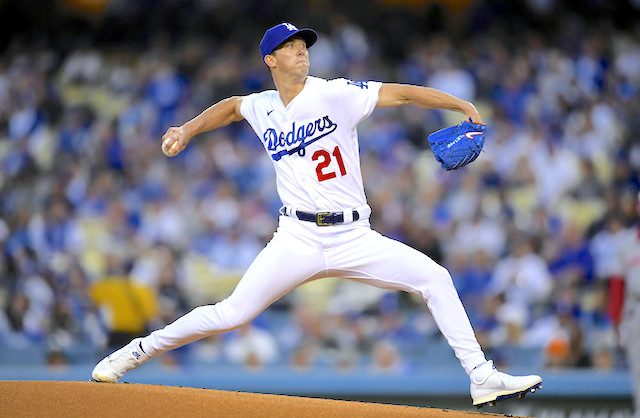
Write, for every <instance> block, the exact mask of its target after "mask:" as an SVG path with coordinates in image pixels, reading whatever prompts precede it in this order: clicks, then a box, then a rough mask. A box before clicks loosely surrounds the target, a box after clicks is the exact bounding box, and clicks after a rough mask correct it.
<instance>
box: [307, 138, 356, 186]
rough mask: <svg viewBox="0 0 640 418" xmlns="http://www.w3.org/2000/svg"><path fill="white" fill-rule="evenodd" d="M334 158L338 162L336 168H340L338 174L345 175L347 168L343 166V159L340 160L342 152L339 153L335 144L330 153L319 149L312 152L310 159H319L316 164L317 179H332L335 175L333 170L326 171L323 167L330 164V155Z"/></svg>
mask: <svg viewBox="0 0 640 418" xmlns="http://www.w3.org/2000/svg"><path fill="white" fill-rule="evenodd" d="M332 156H333V158H335V159H336V161H337V163H338V168H339V169H340V175H341V176H345V175H346V174H347V169H346V168H345V166H344V161H342V154H340V148H338V146H337V145H336V147H335V148H334V149H333V151H332V152H331V154H329V151H327V150H323V149H319V150H317V151H316V152H314V153H313V155H312V156H311V159H312V160H313V161H319V163H318V165H317V166H316V175H317V176H318V181H325V180H330V179H333V178H335V177H336V176H337V174H336V172H335V171H326V170H325V169H326V168H327V167H329V164H331V160H332V158H331V157H332Z"/></svg>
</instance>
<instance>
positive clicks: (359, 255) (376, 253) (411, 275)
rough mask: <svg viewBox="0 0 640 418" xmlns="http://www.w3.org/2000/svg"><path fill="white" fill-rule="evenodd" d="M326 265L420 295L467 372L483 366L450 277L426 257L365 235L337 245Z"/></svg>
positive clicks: (366, 279)
mask: <svg viewBox="0 0 640 418" xmlns="http://www.w3.org/2000/svg"><path fill="white" fill-rule="evenodd" d="M360 240H361V241H360ZM358 242H359V244H358ZM363 243H364V244H363ZM330 260H331V266H330V267H332V268H338V269H346V270H347V271H345V274H348V275H349V277H351V278H354V279H357V280H359V281H362V282H365V283H368V284H372V285H374V286H378V287H382V288H386V289H395V290H404V291H408V292H411V293H415V294H418V295H420V296H421V297H422V298H423V299H424V300H425V301H426V303H427V306H428V307H429V310H430V311H431V313H432V315H433V318H434V319H435V321H436V324H437V325H438V327H439V328H440V332H442V334H443V335H444V337H445V338H446V339H447V342H448V343H449V345H450V346H451V347H452V348H453V350H454V352H455V354H456V357H458V359H459V360H460V362H461V364H462V367H463V368H464V369H465V370H466V372H467V373H470V372H471V370H473V369H474V368H475V367H476V366H478V365H480V364H483V363H486V361H487V360H486V358H485V356H484V353H483V352H482V349H481V348H480V345H479V344H478V341H477V339H476V336H475V334H474V332H473V329H472V327H471V323H470V322H469V318H468V317H467V313H466V312H465V309H464V307H463V306H462V302H460V297H459V296H458V292H457V291H456V289H455V287H454V286H453V282H452V280H451V275H450V274H449V272H448V271H447V269H445V268H444V267H442V266H440V265H439V264H437V263H436V262H435V261H433V260H432V259H430V258H429V257H427V256H426V255H424V254H422V253H421V252H419V251H417V250H415V249H413V248H411V247H409V246H407V245H405V244H403V243H401V242H398V241H394V240H392V239H390V238H387V237H384V236H382V235H380V234H379V233H377V232H375V231H370V232H368V233H367V234H365V235H364V236H363V237H361V238H359V241H355V242H354V245H347V246H341V247H340V248H339V250H337V251H336V252H335V254H333V253H332V257H331V258H330Z"/></svg>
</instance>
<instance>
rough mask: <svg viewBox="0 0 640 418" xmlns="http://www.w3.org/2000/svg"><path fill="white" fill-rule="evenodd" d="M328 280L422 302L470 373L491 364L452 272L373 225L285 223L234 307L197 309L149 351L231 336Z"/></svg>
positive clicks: (149, 342)
mask: <svg viewBox="0 0 640 418" xmlns="http://www.w3.org/2000/svg"><path fill="white" fill-rule="evenodd" d="M324 277H343V278H347V279H352V280H358V281H360V282H363V283H366V284H370V285H373V286H377V287H380V288H384V289H394V290H404V291H407V292H411V293H414V294H418V295H420V296H421V297H422V298H423V299H424V300H425V302H426V304H427V306H428V307H429V309H430V310H431V313H432V315H433V318H434V319H435V321H436V324H437V325H438V327H439V328H440V331H441V332H442V334H443V335H444V336H445V338H446V339H447V341H448V343H449V345H450V346H451V347H452V348H453V350H454V352H455V354H456V356H457V357H458V359H459V360H460V362H461V364H462V367H464V369H465V370H466V372H467V373H470V372H471V370H473V368H474V367H476V366H478V365H480V364H483V363H485V362H486V359H485V356H484V354H483V352H482V350H481V348H480V345H479V344H478V342H477V340H476V337H475V334H474V332H473V329H472V328H471V324H470V322H469V319H468V318H467V314H466V312H465V310H464V307H463V306H462V303H461V302H460V298H459V297H458V293H457V292H456V289H455V288H454V286H453V282H452V280H451V275H450V274H449V272H448V271H447V270H446V269H445V268H444V267H442V266H440V265H438V264H437V263H436V262H434V261H433V260H432V259H430V258H429V257H427V256H426V255H424V254H422V253H421V252H419V251H417V250H415V249H413V248H411V247H409V246H407V245H405V244H402V243H400V242H398V241H395V240H392V239H390V238H387V237H384V236H382V235H381V234H379V233H377V232H375V231H373V230H372V229H371V228H370V227H369V221H368V220H367V219H364V220H360V221H357V222H354V223H351V224H341V225H332V226H323V227H320V226H317V225H316V224H314V223H312V222H304V221H299V220H297V219H294V218H290V217H286V216H281V217H280V225H279V227H278V230H277V232H276V233H275V234H274V236H273V238H272V239H271V241H270V242H269V243H268V244H267V246H266V247H265V248H264V249H263V250H262V251H261V252H260V254H258V256H257V257H256V259H255V260H254V262H253V263H252V264H251V266H250V267H249V269H248V270H247V271H246V273H245V274H244V276H243V277H242V279H241V280H240V282H239V283H238V286H237V287H236V288H235V290H234V291H233V293H232V294H231V295H230V296H229V297H228V298H227V299H225V300H223V301H221V302H219V303H216V304H215V305H207V306H200V307H198V308H195V309H194V310H193V311H191V312H189V313H187V314H186V315H184V316H182V317H181V318H178V319H177V320H176V321H175V322H173V323H171V324H169V325H167V326H166V327H165V328H163V329H160V330H157V331H154V332H152V333H151V334H150V335H149V336H147V337H146V338H144V340H143V342H142V347H143V349H144V351H145V352H146V353H147V354H149V355H150V356H152V357H153V356H157V355H159V354H162V353H164V352H166V351H168V350H172V349H175V348H178V347H180V346H182V345H185V344H188V343H190V342H193V341H196V340H199V339H202V338H205V337H208V336H211V335H214V334H219V333H223V332H227V331H231V330H233V329H235V328H238V327H240V326H242V325H244V324H246V323H247V322H249V321H251V320H252V319H253V318H255V317H256V316H257V315H258V314H260V313H261V312H262V311H263V310H265V309H266V308H267V307H268V306H269V305H271V304H272V303H273V302H275V301H276V300H278V299H279V298H281V297H282V296H284V295H286V294H287V293H289V292H290V291H291V290H293V289H294V288H295V287H297V286H299V285H301V284H303V283H305V282H308V281H311V280H316V279H321V278H324Z"/></svg>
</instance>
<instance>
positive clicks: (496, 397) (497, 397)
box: [473, 381, 542, 408]
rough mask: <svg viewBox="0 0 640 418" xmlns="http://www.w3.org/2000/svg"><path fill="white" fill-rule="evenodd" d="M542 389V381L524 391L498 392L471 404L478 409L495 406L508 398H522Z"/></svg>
mask: <svg viewBox="0 0 640 418" xmlns="http://www.w3.org/2000/svg"><path fill="white" fill-rule="evenodd" d="M541 388H542V381H540V382H538V383H536V384H535V385H532V386H529V387H528V388H526V389H522V390H517V391H515V392H498V393H494V394H492V395H489V396H484V397H482V398H480V399H478V400H477V401H474V402H473V406H477V407H478V408H482V407H484V406H495V404H496V403H498V402H500V401H503V400H505V399H510V398H515V397H518V398H524V396H525V395H526V394H527V393H529V392H531V393H533V392H535V391H536V390H538V389H541Z"/></svg>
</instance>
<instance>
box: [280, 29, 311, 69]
mask: <svg viewBox="0 0 640 418" xmlns="http://www.w3.org/2000/svg"><path fill="white" fill-rule="evenodd" d="M273 56H274V57H275V58H276V62H277V68H279V69H280V70H281V71H285V72H292V73H298V74H300V75H304V76H307V75H308V74H309V50H308V49H307V43H306V42H305V41H304V40H302V39H300V38H293V39H289V40H288V41H286V42H285V43H283V44H282V45H281V46H279V47H278V49H276V50H275V51H273Z"/></svg>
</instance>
